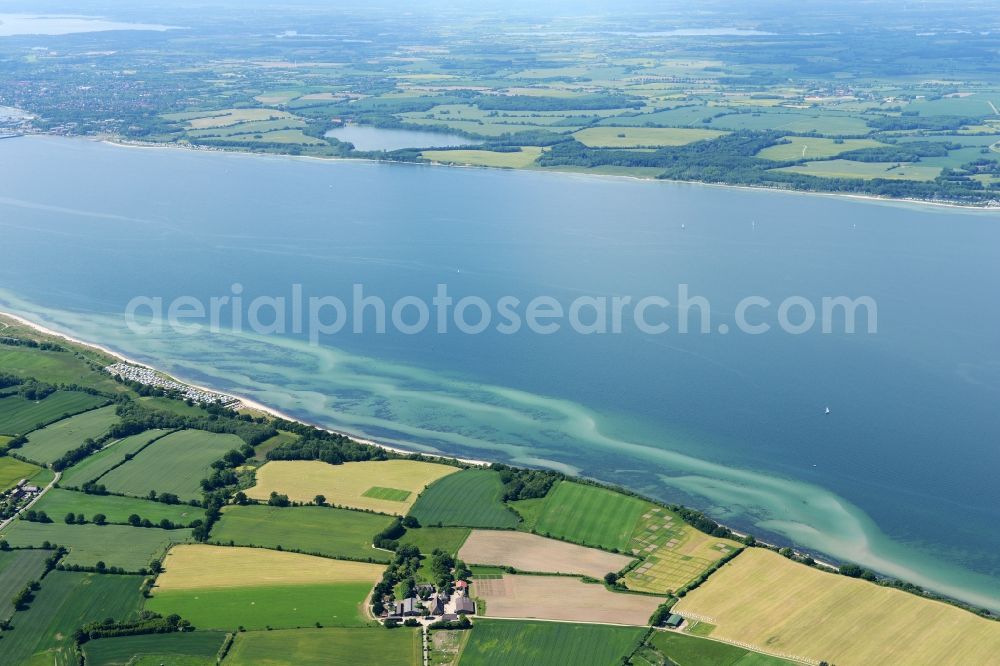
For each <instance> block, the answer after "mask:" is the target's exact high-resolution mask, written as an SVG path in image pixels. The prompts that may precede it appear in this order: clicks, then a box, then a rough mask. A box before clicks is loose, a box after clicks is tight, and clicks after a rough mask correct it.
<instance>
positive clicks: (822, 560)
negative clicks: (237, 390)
mask: <svg viewBox="0 0 1000 666" xmlns="http://www.w3.org/2000/svg"><path fill="white" fill-rule="evenodd" d="M5 317H6V318H8V319H10V320H13V321H16V322H17V323H19V324H21V325H23V326H26V327H28V328H30V329H32V330H34V331H36V332H38V333H41V334H44V335H48V336H52V337H55V338H58V339H61V340H65V341H67V342H70V343H73V344H76V345H79V346H82V347H86V348H89V349H92V350H95V351H98V352H101V353H103V354H105V355H108V356H110V357H112V358H114V359H117V360H119V361H122V362H125V363H129V364H132V365H136V366H139V367H142V368H147V369H149V370H152V371H154V372H157V373H159V374H161V375H163V376H165V377H168V378H170V379H173V380H174V381H176V382H178V383H181V384H185V385H187V386H191V387H193V388H196V389H199V390H202V391H206V392H210V393H217V394H220V395H224V396H227V397H232V398H235V399H236V400H238V401H239V402H240V403H241V405H242V406H243V407H244V408H246V409H248V410H251V411H257V412H260V413H264V414H268V415H271V416H273V417H275V418H280V419H283V420H286V421H290V422H293V423H300V424H303V425H306V426H309V427H313V428H317V429H319V430H323V431H325V432H329V433H332V434H335V435H340V436H343V437H348V438H350V439H352V440H354V441H356V442H359V443H361V444H367V445H370V446H374V447H377V448H380V449H383V450H386V451H392V452H394V453H398V454H401V455H420V456H424V457H427V458H437V459H441V460H452V461H458V462H461V463H464V464H468V465H473V466H480V467H488V466H489V465H491V464H493V462H495V461H487V460H477V459H472V458H460V457H458V456H454V455H448V454H445V453H426V452H423V451H419V450H411V449H407V448H402V447H399V446H392V445H388V444H385V443H383V442H379V441H376V440H372V439H370V438H368V437H362V436H357V435H355V434H352V433H350V432H346V431H342V430H334V429H331V428H328V427H326V426H322V425H319V424H316V423H312V422H310V421H307V420H305V419H302V418H298V417H294V416H291V415H289V414H286V413H284V412H282V411H280V410H278V409H275V408H273V407H269V406H267V405H264V404H262V403H260V402H258V401H256V400H253V399H252V398H246V397H244V396H241V395H238V394H233V393H228V392H225V391H221V390H218V389H214V388H210V387H206V386H203V385H200V384H197V383H194V382H191V381H188V380H186V379H184V378H183V377H181V376H176V375H170V374H168V373H165V372H163V371H161V370H159V369H158V368H155V367H153V366H150V365H148V364H146V363H142V362H140V361H137V360H135V359H132V358H130V357H128V356H125V355H124V354H122V353H120V352H117V351H114V350H112V349H110V348H108V347H106V346H104V345H101V344H99V343H94V342H89V341H86V340H82V339H80V338H78V337H75V336H74V335H71V334H67V333H62V332H60V331H57V330H54V329H52V328H49V327H48V326H46V325H44V324H39V323H36V322H34V321H31V320H29V319H26V318H25V317H23V316H20V315H16V314H13V313H11V312H8V311H6V310H0V319H2V318H5ZM582 478H589V477H582ZM594 480H595V481H598V482H599V483H601V482H600V481H599V480H597V479H594ZM630 492H631V491H630ZM640 496H642V495H640ZM713 520H714V519H713ZM716 522H717V523H718V524H719V525H721V526H723V527H725V528H726V529H729V530H730V531H731V532H732V533H733V535H734V536H735V537H737V538H740V539H742V538H744V537H746V536H748V535H749V534H750V533H748V532H744V531H742V530H735V529H733V528H731V527H730V526H728V525H726V524H725V523H723V522H719V521H716ZM755 538H756V543H757V544H758V545H760V546H763V547H766V548H769V549H771V550H774V551H777V550H778V549H779V548H781V547H782V545H781V544H780V543H774V542H771V541H768V540H765V539H762V538H759V537H755ZM791 546H792V548H793V551H794V552H795V553H796V554H797V555H799V556H810V557H812V559H813V560H814V562H815V566H817V567H819V568H821V569H824V570H826V571H830V572H833V573H837V572H839V570H840V564H838V563H836V561H831V560H830V559H826V557H829V556H826V557H820V556H818V553H817V552H816V551H810V550H802V549H801V547H798V546H796V545H795V544H794V543H793V544H791ZM882 575H884V576H886V577H888V578H889V579H893V580H906V579H904V578H898V577H896V576H893V575H891V574H885V573H883V574H882ZM922 587H923V586H922ZM925 589H929V590H933V587H925ZM934 593H935V594H936V595H939V598H940V599H951V600H953V601H956V602H958V603H959V605H961V606H963V607H970V606H971V605H972V604H971V602H968V601H965V600H963V599H962V598H961V597H960V596H958V595H952V594H947V593H943V592H940V591H934ZM940 599H939V600H940Z"/></svg>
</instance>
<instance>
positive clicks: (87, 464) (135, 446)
mask: <svg viewBox="0 0 1000 666" xmlns="http://www.w3.org/2000/svg"><path fill="white" fill-rule="evenodd" d="M168 432H170V431H169V430H147V431H146V432H141V433H139V434H138V435H132V436H131V437H126V438H124V439H121V440H118V441H117V442H114V443H112V444H111V445H110V446H108V447H107V448H104V449H101V450H100V451H98V452H97V453H94V454H92V455H89V456H87V457H86V458H84V459H83V460H81V461H80V462H78V463H77V464H75V465H73V466H72V467H70V468H69V469H67V470H65V471H64V472H63V475H62V478H60V479H59V485H60V487H63V488H80V487H82V486H83V484H85V483H87V482H88V481H95V480H96V479H98V478H99V477H100V476H101V475H102V474H105V473H106V472H108V470H110V469H112V468H113V467H116V466H117V465H120V464H121V463H123V462H124V461H125V459H126V458H129V457H131V456H134V455H135V454H136V453H138V452H139V451H141V450H142V449H143V448H145V447H146V445H148V444H149V443H150V442H152V441H153V440H154V439H157V438H159V437H163V436H164V435H166V434H167V433H168Z"/></svg>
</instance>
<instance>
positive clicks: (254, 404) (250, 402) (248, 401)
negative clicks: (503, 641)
mask: <svg viewBox="0 0 1000 666" xmlns="http://www.w3.org/2000/svg"><path fill="white" fill-rule="evenodd" d="M3 317H6V318H7V319H11V320H13V321H16V322H17V323H19V324H21V325H22V326H26V327H28V328H30V329H32V330H34V331H36V332H38V333H41V334H43V335H48V336H52V337H55V338H59V339H60V340H65V341H67V342H71V343H73V344H75V345H80V346H81V347H87V348H89V349H93V350H95V351H98V352H101V353H102V354H106V355H108V356H111V357H112V358H114V359H117V360H119V361H121V362H123V363H128V364H129V365H135V366H138V367H140V368H146V369H148V370H152V371H154V372H157V373H159V374H161V375H164V376H165V377H168V378H170V379H173V380H174V381H176V382H178V383H180V384H185V385H187V386H190V387H192V388H196V389H198V390H200V391H205V392H206V393H218V394H220V395H224V396H227V397H230V398H234V399H236V400H238V401H239V403H240V405H241V406H242V407H244V408H246V409H248V410H251V411H257V412H261V413H264V414H268V415H270V416H273V417H274V418H278V419H283V420H285V421H290V422H292V423H301V424H302V425H306V426H309V427H311V428H318V429H319V430H323V431H325V432H328V433H331V434H334V435H340V436H342V437H349V438H350V439H353V440H354V441H355V442H359V443H361V444H367V445H369V446H374V447H377V448H380V449H383V450H385V451H392V452H393V453H399V454H402V455H421V456H426V457H428V458H441V459H446V460H457V461H458V462H461V463H465V464H467V465H475V466H478V467H488V466H489V465H491V464H493V463H491V462H489V461H486V460H476V459H474V458H459V457H457V456H449V455H445V454H439V453H425V452H422V451H418V450H410V449H405V448H400V447H397V446H390V445H389V444H385V443H383V442H378V441H375V440H372V439H369V438H367V437H360V436H358V435H355V434H352V433H349V432H343V431H340V430H332V429H330V428H327V427H326V426H321V425H319V424H316V423H310V422H308V421H305V420H303V419H301V418H298V417H295V416H291V415H289V414H286V413H284V412H282V411H280V410H278V409H275V408H273V407H268V406H267V405H264V404H262V403H260V402H258V401H256V400H254V399H252V398H248V397H246V396H242V395H236V394H232V393H227V392H225V391H219V390H218V389H214V388H209V387H207V386H201V385H200V384H196V383H194V382H192V381H188V380H187V379H184V378H183V377H175V376H173V375H169V374H167V373H165V372H163V371H162V370H160V369H158V368H154V367H153V366H151V365H147V364H146V363H142V362H140V361H137V360H135V359H133V358H129V357H128V356H125V355H124V354H122V353H120V352H116V351H114V350H113V349H109V348H108V347H105V346H104V345H101V344H98V343H96V342H90V341H87V340H81V339H80V338H77V337H74V336H72V335H69V334H67V333H62V332H60V331H57V330H54V329H51V328H49V327H48V326H45V325H44V324H39V323H37V322H34V321H31V320H30V319H25V318H24V317H22V316H20V315H16V314H13V313H11V312H7V311H4V310H0V318H3Z"/></svg>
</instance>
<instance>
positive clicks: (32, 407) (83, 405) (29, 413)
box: [0, 349, 107, 435]
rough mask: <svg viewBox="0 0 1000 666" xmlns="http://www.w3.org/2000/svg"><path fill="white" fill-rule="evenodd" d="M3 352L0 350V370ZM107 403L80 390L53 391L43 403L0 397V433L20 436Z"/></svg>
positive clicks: (2, 366) (13, 397) (41, 401)
mask: <svg viewBox="0 0 1000 666" xmlns="http://www.w3.org/2000/svg"><path fill="white" fill-rule="evenodd" d="M2 352H3V350H2V349H0V368H4V371H5V372H7V371H8V370H7V368H6V367H5V366H4V365H3V364H2V363H3V361H2V359H3V354H2ZM105 402H107V400H106V399H104V398H101V397H100V396H94V395H90V394H89V393H80V392H79V391H56V392H55V393H53V394H52V395H49V396H48V397H46V398H45V399H44V400H37V401H36V400H25V399H24V398H22V397H21V396H19V395H12V396H8V397H6V398H0V433H3V434H5V435H23V434H25V433H28V432H31V431H32V430H35V429H36V428H38V427H39V426H45V425H48V424H49V423H52V422H54V421H58V420H59V419H61V418H63V417H64V416H67V415H69V414H77V413H79V412H83V411H86V410H88V409H93V408H94V407H97V406H98V405H102V404H104V403H105Z"/></svg>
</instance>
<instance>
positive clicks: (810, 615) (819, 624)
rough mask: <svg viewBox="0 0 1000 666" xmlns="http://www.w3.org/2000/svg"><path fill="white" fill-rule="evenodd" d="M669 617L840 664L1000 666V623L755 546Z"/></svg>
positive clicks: (738, 639)
mask: <svg viewBox="0 0 1000 666" xmlns="http://www.w3.org/2000/svg"><path fill="white" fill-rule="evenodd" d="M674 610H675V612H677V613H680V614H681V615H684V616H687V617H689V618H693V619H699V620H703V621H705V622H710V623H711V624H714V625H716V628H715V630H714V631H713V632H712V638H714V639H720V640H725V641H731V642H737V643H742V644H749V645H752V646H755V647H757V648H759V649H761V650H765V651H767V652H770V653H772V654H785V655H789V656H797V657H799V658H802V659H807V660H814V661H819V660H825V661H828V662H830V663H835V664H837V665H838V666H852V665H855V664H857V665H868V664H908V665H909V666H916V665H919V664H928V665H930V664H977V665H982V664H1000V622H993V621H990V620H985V619H983V618H981V617H978V616H976V615H973V614H972V613H969V612H966V611H964V610H962V609H960V608H956V607H954V606H949V605H948V604H944V603H941V602H937V601H931V600H928V599H922V598H920V597H917V596H915V595H912V594H909V593H906V592H902V591H900V590H894V589H890V588H885V587H880V586H878V585H875V584H873V583H869V582H866V581H863V580H860V579H855V578H848V577H846V576H839V575H836V574H832V573H828V572H824V571H818V570H816V569H812V568H810V567H807V566H805V565H802V564H797V563H795V562H792V561H790V560H788V559H786V558H784V557H782V556H780V555H778V554H777V553H773V552H771V551H768V550H763V549H760V548H750V549H747V550H746V551H744V552H743V553H741V554H740V555H738V556H736V558H735V559H733V560H732V561H731V562H729V563H728V564H726V565H725V566H723V567H722V568H721V569H719V571H717V572H716V573H714V574H713V575H712V576H711V578H709V579H708V581H707V582H706V583H705V584H704V585H702V586H700V587H699V588H698V589H696V590H694V591H693V592H691V593H690V594H688V595H687V596H686V597H684V598H683V599H681V600H680V601H679V602H678V603H677V605H676V606H674Z"/></svg>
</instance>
